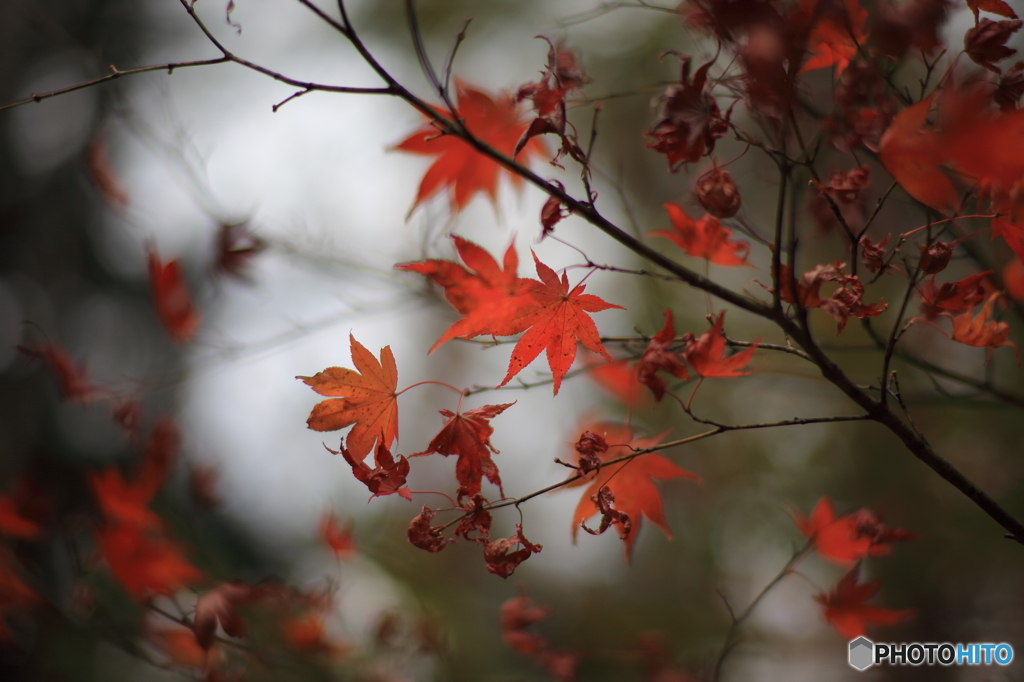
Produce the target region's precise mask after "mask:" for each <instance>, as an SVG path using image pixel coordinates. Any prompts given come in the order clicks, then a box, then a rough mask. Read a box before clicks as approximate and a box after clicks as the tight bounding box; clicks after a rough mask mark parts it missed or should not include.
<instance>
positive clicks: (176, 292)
mask: <svg viewBox="0 0 1024 682" xmlns="http://www.w3.org/2000/svg"><path fill="white" fill-rule="evenodd" d="M148 258H149V261H148V262H149V287H150V292H151V293H152V294H153V305H154V306H156V313H157V316H159V318H160V322H161V323H162V324H163V325H164V329H165V330H166V331H167V333H168V334H169V335H170V337H171V338H172V339H174V340H175V341H177V342H178V343H184V342H185V341H188V340H189V339H191V338H192V336H193V335H194V334H195V333H196V330H197V329H198V328H199V314H198V313H196V311H195V308H193V307H192V297H191V295H189V293H188V287H186V286H185V277H184V275H183V274H182V272H181V261H179V260H178V259H174V260H172V261H169V262H167V263H163V262H161V261H160V257H159V256H157V255H156V251H155V250H154V249H150V250H149V257H148Z"/></svg>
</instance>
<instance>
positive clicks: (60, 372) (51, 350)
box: [18, 343, 97, 403]
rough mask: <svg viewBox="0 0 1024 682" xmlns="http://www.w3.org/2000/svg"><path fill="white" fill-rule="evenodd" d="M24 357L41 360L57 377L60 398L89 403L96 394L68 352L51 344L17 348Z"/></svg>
mask: <svg viewBox="0 0 1024 682" xmlns="http://www.w3.org/2000/svg"><path fill="white" fill-rule="evenodd" d="M18 350H20V351H21V352H22V353H24V354H25V355H27V356H29V357H30V358H36V359H37V360H42V361H43V362H45V363H46V364H47V365H49V366H50V369H51V370H53V373H54V374H55V375H56V376H57V384H58V386H60V392H61V396H62V397H63V398H64V399H65V400H70V401H72V402H82V403H86V402H89V401H90V400H91V399H92V398H93V397H94V396H95V395H96V392H97V389H96V387H95V386H93V385H92V384H90V383H89V377H88V375H87V374H86V372H85V370H84V369H82V368H81V367H79V366H78V365H76V364H75V361H74V360H72V359H71V356H70V355H68V352H67V351H66V350H64V349H63V348H61V347H60V346H57V345H54V344H52V343H44V344H40V345H32V346H18Z"/></svg>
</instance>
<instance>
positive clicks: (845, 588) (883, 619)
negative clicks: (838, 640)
mask: <svg viewBox="0 0 1024 682" xmlns="http://www.w3.org/2000/svg"><path fill="white" fill-rule="evenodd" d="M859 574H860V564H857V565H855V566H854V567H853V568H851V569H850V570H849V572H848V573H847V574H846V575H844V576H843V577H842V578H840V580H839V582H838V583H837V584H836V586H835V587H834V588H833V589H832V591H830V592H828V593H822V594H818V595H816V596H815V597H814V600H815V601H816V602H818V603H819V604H821V605H822V606H823V607H825V620H827V621H828V623H829V625H831V626H832V627H834V628H835V629H836V632H838V633H839V634H840V635H842V636H843V637H844V638H846V639H853V638H855V637H860V636H862V635H866V634H867V626H868V624H869V623H878V624H879V625H895V624H897V623H900V622H902V621H904V620H907V619H908V618H910V617H911V616H912V615H913V613H914V611H913V609H902V610H893V609H886V608H883V607H881V606H870V605H868V604H865V603H864V602H865V601H867V600H868V599H870V598H871V597H873V596H875V594H876V593H877V592H878V587H879V583H878V581H877V580H871V581H868V582H866V583H860V582H858V576H859Z"/></svg>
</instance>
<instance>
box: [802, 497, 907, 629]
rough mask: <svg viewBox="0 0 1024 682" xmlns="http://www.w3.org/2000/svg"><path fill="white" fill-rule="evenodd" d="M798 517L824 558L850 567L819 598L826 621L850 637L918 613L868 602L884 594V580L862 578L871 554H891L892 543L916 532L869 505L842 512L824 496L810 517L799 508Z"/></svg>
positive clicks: (817, 599) (808, 537)
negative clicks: (893, 524) (885, 520)
mask: <svg viewBox="0 0 1024 682" xmlns="http://www.w3.org/2000/svg"><path fill="white" fill-rule="evenodd" d="M793 518H794V521H795V522H796V525H797V528H799V530H800V532H801V533H803V535H804V536H805V537H806V538H807V539H808V541H809V543H810V546H811V547H813V549H814V550H815V551H816V552H817V553H818V554H819V555H820V556H821V557H823V558H825V559H828V560H829V561H832V562H834V563H837V564H840V565H843V566H850V565H851V564H852V568H850V569H849V571H847V572H846V573H845V574H844V575H843V577H842V578H840V579H839V582H838V583H837V584H836V586H835V587H834V588H832V590H830V591H828V592H822V593H820V594H818V595H816V596H815V597H814V599H815V601H817V602H818V603H819V604H821V605H822V607H823V608H824V613H825V620H826V621H828V623H829V624H830V625H831V626H832V627H833V628H835V629H836V631H837V632H838V633H839V634H840V635H842V636H843V637H844V638H846V639H854V638H855V637H860V636H862V635H866V634H867V626H868V624H870V623H875V624H878V625H895V624H897V623H900V622H902V621H904V620H907V619H908V618H910V617H911V616H912V615H913V610H912V609H903V610H893V609H887V608H884V607H881V606H873V605H870V604H865V603H864V602H866V601H867V600H868V599H870V598H871V597H873V596H874V595H875V594H877V593H878V590H879V585H880V584H879V581H878V580H871V581H868V582H865V583H862V582H860V577H859V576H860V572H861V567H862V562H863V560H864V559H866V558H867V557H878V556H886V555H888V554H889V552H890V551H891V548H890V547H889V544H890V543H892V542H901V541H905V540H912V539H914V538H915V536H914V535H913V534H911V533H909V532H907V531H905V530H903V529H900V528H889V527H886V526H885V525H883V524H882V522H881V520H880V519H879V518H878V517H877V516H876V515H875V514H873V513H872V512H870V511H869V510H867V509H860V510H858V511H856V512H853V513H851V514H843V515H842V516H836V515H835V511H834V508H833V506H832V501H831V500H829V499H828V498H827V497H822V498H821V499H820V500H818V504H816V505H815V507H814V509H813V510H812V511H811V515H810V517H806V518H805V517H804V516H803V515H802V514H800V513H799V512H794V514H793Z"/></svg>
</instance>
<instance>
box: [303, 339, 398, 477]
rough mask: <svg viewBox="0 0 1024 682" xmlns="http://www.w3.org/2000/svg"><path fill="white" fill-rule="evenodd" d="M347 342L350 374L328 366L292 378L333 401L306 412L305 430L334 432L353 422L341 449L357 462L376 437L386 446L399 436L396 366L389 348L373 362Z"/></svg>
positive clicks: (356, 345)
mask: <svg viewBox="0 0 1024 682" xmlns="http://www.w3.org/2000/svg"><path fill="white" fill-rule="evenodd" d="M349 341H350V342H351V348H352V363H353V364H354V365H355V366H356V368H355V369H354V370H352V369H347V368H345V367H328V368H327V369H325V370H324V371H322V372H318V373H317V374H315V375H313V376H311V377H303V376H299V377H295V378H296V379H302V381H304V382H305V383H306V385H307V386H309V387H311V388H312V389H313V390H314V391H316V392H317V393H319V394H320V395H326V396H331V398H332V400H323V401H321V402H319V403H317V405H316V406H315V407H314V408H313V411H312V412H310V413H309V418H308V419H307V420H306V423H307V424H308V425H309V428H311V429H313V430H314V431H337V430H338V429H343V428H345V427H346V426H352V425H353V424H355V426H353V427H352V431H350V432H349V434H348V439H347V440H346V446H347V448H348V450H349V451H350V452H351V454H352V455H353V456H354V457H355V458H357V459H362V458H363V457H365V456H366V455H367V454H368V453H369V452H370V450H372V449H373V444H374V442H375V441H376V440H377V438H378V437H379V438H380V442H381V444H383V445H384V446H385V447H388V448H390V447H391V444H392V443H393V442H394V441H395V439H396V438H397V437H398V400H397V394H396V393H395V388H397V386H398V368H397V367H396V366H395V356H394V355H393V354H392V353H391V346H384V348H382V349H381V351H380V360H379V361H378V360H377V358H375V357H373V354H372V353H371V352H370V351H368V350H366V348H365V347H363V345H362V344H361V343H359V342H358V341H356V339H355V337H354V336H352V335H351V334H349Z"/></svg>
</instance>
